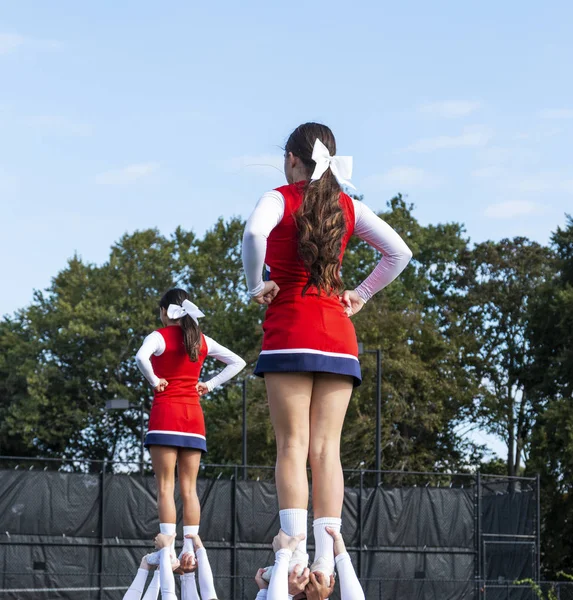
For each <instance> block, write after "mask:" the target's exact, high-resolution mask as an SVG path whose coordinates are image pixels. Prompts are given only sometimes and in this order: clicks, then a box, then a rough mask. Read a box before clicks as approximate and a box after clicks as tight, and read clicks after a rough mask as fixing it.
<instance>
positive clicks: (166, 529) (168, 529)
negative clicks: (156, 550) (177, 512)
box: [159, 523, 177, 554]
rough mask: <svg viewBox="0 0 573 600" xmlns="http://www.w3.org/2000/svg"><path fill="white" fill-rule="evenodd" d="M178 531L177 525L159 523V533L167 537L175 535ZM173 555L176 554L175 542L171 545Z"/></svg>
mask: <svg viewBox="0 0 573 600" xmlns="http://www.w3.org/2000/svg"><path fill="white" fill-rule="evenodd" d="M176 529H177V525H176V524H175V523H159V531H160V532H161V533H165V534H166V535H173V534H174V533H175V531H176ZM170 553H171V554H175V540H173V542H172V544H171V552H170Z"/></svg>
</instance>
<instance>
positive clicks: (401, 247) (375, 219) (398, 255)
mask: <svg viewBox="0 0 573 600" xmlns="http://www.w3.org/2000/svg"><path fill="white" fill-rule="evenodd" d="M353 203H354V213H355V226H354V233H355V234H356V235H357V236H358V237H359V238H360V239H361V240H364V241H365V242H366V243H368V244H369V245H370V246H372V247H373V248H375V249H376V250H378V251H379V252H381V253H382V255H383V256H382V259H381V260H380V262H379V263H378V264H377V265H376V267H375V269H374V271H372V273H370V275H369V276H368V277H367V278H366V279H365V280H364V281H363V282H362V283H361V284H360V285H359V286H358V287H357V288H356V292H357V293H358V295H359V296H360V297H361V298H362V300H364V302H367V301H368V300H370V298H372V296H374V294H376V292H379V291H380V290H381V289H382V288H385V287H386V286H387V285H388V284H389V283H391V282H392V281H394V279H396V277H398V275H400V273H401V272H402V271H403V270H404V269H405V268H406V265H407V264H408V263H409V262H410V259H411V258H412V251H411V250H410V248H408V246H406V244H405V242H404V240H403V239H402V238H401V237H400V236H399V235H398V234H397V233H396V232H395V231H394V230H393V229H392V227H390V225H388V223H386V222H384V221H383V220H382V219H381V218H380V217H379V216H378V215H376V214H375V213H374V212H373V211H372V210H370V209H369V208H368V207H367V206H366V205H365V204H363V203H362V202H359V201H357V200H353Z"/></svg>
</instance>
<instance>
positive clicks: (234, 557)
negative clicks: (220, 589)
mask: <svg viewBox="0 0 573 600" xmlns="http://www.w3.org/2000/svg"><path fill="white" fill-rule="evenodd" d="M238 475H239V470H238V469H237V467H236V466H235V468H234V473H233V497H232V503H233V528H232V535H233V548H232V551H231V598H233V600H235V598H236V596H235V591H236V585H235V584H236V579H237V478H238Z"/></svg>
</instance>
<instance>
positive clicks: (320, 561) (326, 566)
mask: <svg viewBox="0 0 573 600" xmlns="http://www.w3.org/2000/svg"><path fill="white" fill-rule="evenodd" d="M310 572H311V573H317V572H320V573H324V576H325V577H327V578H328V579H330V576H331V575H334V561H333V560H328V559H327V558H325V557H324V556H320V557H319V558H317V559H316V560H315V561H314V562H313V563H312V565H311V567H310Z"/></svg>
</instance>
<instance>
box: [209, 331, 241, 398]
mask: <svg viewBox="0 0 573 600" xmlns="http://www.w3.org/2000/svg"><path fill="white" fill-rule="evenodd" d="M205 343H206V344H207V356H212V357H213V358H216V359H217V360H220V361H221V362H224V363H226V365H227V366H226V367H225V368H224V369H223V370H222V371H221V372H220V373H219V374H218V375H215V377H213V378H212V379H209V381H206V382H205V384H206V385H207V388H208V389H209V391H210V392H212V391H213V390H214V389H215V388H216V387H217V386H218V385H221V384H223V383H225V382H226V381H229V379H231V378H233V377H234V376H235V375H236V374H237V373H239V372H241V371H242V370H243V369H244V368H245V365H246V364H247V363H246V362H245V361H244V360H243V359H242V358H241V357H240V356H239V355H238V354H235V353H234V352H231V351H230V350H229V349H228V348H225V346H221V344H218V343H217V342H216V341H215V340H214V339H212V338H210V337H207V336H205Z"/></svg>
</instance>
